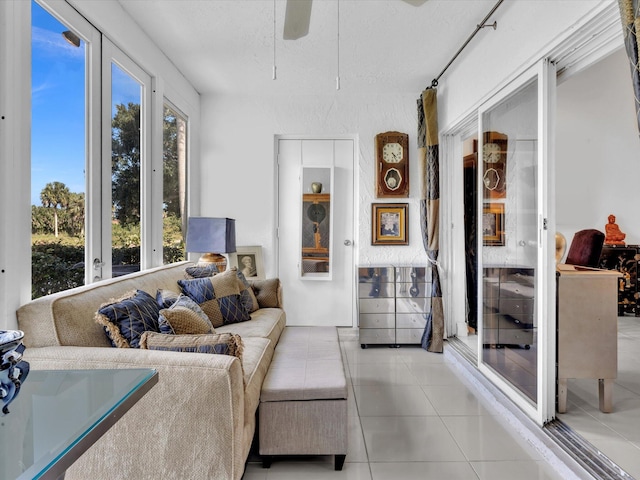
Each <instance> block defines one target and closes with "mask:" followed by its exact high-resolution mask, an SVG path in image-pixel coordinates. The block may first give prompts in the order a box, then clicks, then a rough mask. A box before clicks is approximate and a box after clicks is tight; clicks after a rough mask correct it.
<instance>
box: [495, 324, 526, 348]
mask: <svg viewBox="0 0 640 480" xmlns="http://www.w3.org/2000/svg"><path fill="white" fill-rule="evenodd" d="M498 343H500V344H503V345H531V344H532V343H533V330H531V329H525V328H501V329H500V332H499V333H498Z"/></svg>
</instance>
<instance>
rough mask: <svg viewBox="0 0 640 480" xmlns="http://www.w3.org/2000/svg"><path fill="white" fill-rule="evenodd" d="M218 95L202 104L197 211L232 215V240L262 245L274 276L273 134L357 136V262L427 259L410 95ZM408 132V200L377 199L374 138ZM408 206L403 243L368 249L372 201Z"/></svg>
mask: <svg viewBox="0 0 640 480" xmlns="http://www.w3.org/2000/svg"><path fill="white" fill-rule="evenodd" d="M264 93H265V92H263V94H262V95H260V96H250V95H247V96H246V97H216V96H213V95H203V101H202V112H203V113H202V132H203V135H202V152H203V153H202V166H201V167H202V214H203V215H216V216H217V215H220V216H227V217H231V218H235V219H236V237H237V243H238V245H262V246H263V251H264V252H263V253H264V262H265V272H266V275H267V276H270V275H274V274H275V272H276V265H275V258H274V252H275V245H274V225H275V217H274V212H275V164H274V135H298V134H300V135H309V136H311V137H313V136H330V135H345V134H355V135H358V136H359V151H358V152H357V157H358V166H357V167H356V171H355V175H356V179H357V180H356V182H357V185H358V186H357V189H358V191H357V192H356V194H357V199H356V205H357V206H356V225H357V226H356V228H355V233H356V235H357V236H356V238H355V242H356V243H355V245H356V248H358V250H359V257H358V259H357V260H356V261H357V262H358V263H365V264H372V263H380V262H394V263H408V262H421V263H424V262H426V254H425V253H424V249H423V246H422V240H421V238H420V230H419V224H418V219H419V216H420V211H419V204H418V197H419V193H420V192H419V183H418V165H417V144H416V129H417V114H416V99H417V96H418V93H419V92H416V95H375V96H366V95H350V96H349V95H345V94H344V90H340V91H336V93H335V94H332V95H325V96H321V95H319V96H296V97H283V96H272V97H269V96H267V95H265V94H264ZM389 130H398V131H401V132H405V133H408V134H409V144H410V153H409V162H410V198H407V199H404V198H401V199H397V200H393V199H376V198H375V193H374V192H375V190H374V181H375V175H374V169H373V165H374V162H373V160H374V137H375V135H376V134H377V133H380V132H385V131H389ZM395 201H397V202H402V203H404V202H406V203H409V222H410V224H409V245H408V246H392V247H388V246H375V247H374V246H371V240H370V239H371V230H370V229H371V203H375V202H395Z"/></svg>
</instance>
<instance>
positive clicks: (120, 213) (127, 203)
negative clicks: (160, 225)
mask: <svg viewBox="0 0 640 480" xmlns="http://www.w3.org/2000/svg"><path fill="white" fill-rule="evenodd" d="M111 127H112V136H111V193H112V201H113V206H114V208H113V215H114V218H115V220H117V221H118V223H119V224H120V225H122V226H130V225H139V224H140V105H138V104H136V103H131V102H129V104H128V105H126V106H125V105H123V104H120V105H116V114H115V115H114V117H113V120H112V122H111Z"/></svg>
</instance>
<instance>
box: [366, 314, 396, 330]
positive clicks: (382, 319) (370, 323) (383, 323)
mask: <svg viewBox="0 0 640 480" xmlns="http://www.w3.org/2000/svg"><path fill="white" fill-rule="evenodd" d="M358 326H359V327H360V328H394V327H395V316H394V315H393V314H392V313H361V314H360V315H359V316H358Z"/></svg>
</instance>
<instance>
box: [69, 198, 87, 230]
mask: <svg viewBox="0 0 640 480" xmlns="http://www.w3.org/2000/svg"><path fill="white" fill-rule="evenodd" d="M65 229H66V231H67V233H68V234H69V235H71V236H74V237H84V193H73V192H72V193H70V194H69V205H68V206H67V211H66V228H65Z"/></svg>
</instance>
